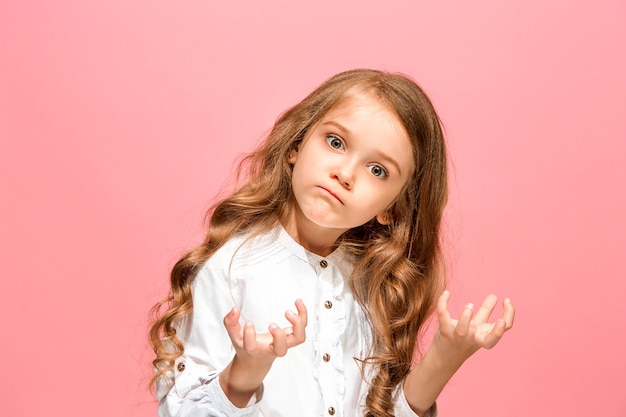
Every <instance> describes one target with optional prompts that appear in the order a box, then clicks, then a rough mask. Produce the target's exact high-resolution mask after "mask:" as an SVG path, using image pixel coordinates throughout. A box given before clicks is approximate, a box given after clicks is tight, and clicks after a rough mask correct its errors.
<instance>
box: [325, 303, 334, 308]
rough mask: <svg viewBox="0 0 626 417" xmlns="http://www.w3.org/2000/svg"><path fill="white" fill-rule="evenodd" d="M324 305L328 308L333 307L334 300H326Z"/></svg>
mask: <svg viewBox="0 0 626 417" xmlns="http://www.w3.org/2000/svg"><path fill="white" fill-rule="evenodd" d="M324 307H326V308H328V309H331V308H333V302H332V301H326V302H325V303H324Z"/></svg>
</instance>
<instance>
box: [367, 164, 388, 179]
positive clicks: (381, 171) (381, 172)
mask: <svg viewBox="0 0 626 417" xmlns="http://www.w3.org/2000/svg"><path fill="white" fill-rule="evenodd" d="M368 168H369V170H370V172H371V173H372V174H373V175H374V176H375V177H378V178H385V177H386V176H387V175H389V174H387V170H386V169H385V168H383V167H381V166H380V165H370V166H369V167H368Z"/></svg>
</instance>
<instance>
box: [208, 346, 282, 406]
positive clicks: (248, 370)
mask: <svg viewBox="0 0 626 417" xmlns="http://www.w3.org/2000/svg"><path fill="white" fill-rule="evenodd" d="M272 363H273V361H271V362H269V363H259V362H258V361H250V360H242V359H241V358H240V357H239V356H237V355H235V357H234V358H233V360H232V361H231V362H230V364H228V366H227V367H226V368H225V369H224V370H223V371H222V373H221V374H220V376H219V384H220V386H221V388H222V391H224V394H226V396H227V397H228V399H229V400H230V402H231V403H233V405H235V406H236V407H238V408H244V407H246V406H247V404H248V403H249V401H250V398H252V396H253V395H254V393H255V392H257V390H258V389H259V388H260V387H261V384H262V383H263V379H264V378H265V376H266V375H267V373H268V372H269V370H270V368H271V366H272Z"/></svg>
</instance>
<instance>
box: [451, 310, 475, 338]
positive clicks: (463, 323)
mask: <svg viewBox="0 0 626 417" xmlns="http://www.w3.org/2000/svg"><path fill="white" fill-rule="evenodd" d="M472 314H474V304H472V303H468V304H466V305H465V308H464V309H463V311H462V312H461V316H460V317H459V322H458V323H457V324H456V328H455V329H454V333H455V334H457V335H458V336H467V335H468V334H469V328H470V323H471V322H472Z"/></svg>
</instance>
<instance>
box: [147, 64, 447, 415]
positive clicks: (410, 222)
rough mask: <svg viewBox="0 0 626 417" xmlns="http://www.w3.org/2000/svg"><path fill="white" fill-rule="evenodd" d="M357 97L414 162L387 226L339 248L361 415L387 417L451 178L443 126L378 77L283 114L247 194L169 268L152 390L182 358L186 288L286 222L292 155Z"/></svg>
mask: <svg viewBox="0 0 626 417" xmlns="http://www.w3.org/2000/svg"><path fill="white" fill-rule="evenodd" d="M355 91H358V92H363V93H368V94H373V95H374V96H375V97H377V98H378V99H380V100H381V101H382V102H383V103H384V104H386V105H388V106H389V108H390V109H392V110H393V111H395V113H396V114H397V116H398V118H399V120H400V121H401V122H402V124H403V125H404V128H405V129H406V131H407V133H408V135H409V137H410V139H411V142H412V145H413V146H412V147H413V154H414V158H415V167H416V169H415V173H414V175H413V177H412V178H410V179H409V181H408V183H407V184H406V185H405V187H404V188H403V191H402V192H401V193H400V195H399V196H398V197H397V199H396V201H395V202H394V203H393V204H392V206H391V208H390V214H391V224H389V225H382V224H380V223H378V222H377V221H376V220H375V219H372V220H371V221H369V222H367V223H365V224H363V225H361V226H359V227H356V228H353V229H351V230H349V231H347V232H346V233H344V234H343V235H342V236H341V237H340V238H339V240H338V241H337V244H338V245H342V246H343V247H344V248H345V249H346V250H347V251H348V253H349V254H350V255H351V257H352V258H353V259H354V271H353V274H352V276H351V277H350V279H349V284H350V285H351V287H352V289H353V291H354V294H355V296H356V298H357V300H358V302H359V303H360V304H361V306H362V307H363V309H364V311H365V313H366V316H367V318H368V320H369V321H370V324H371V328H372V337H373V346H372V348H371V351H370V353H369V356H368V357H367V358H361V359H362V360H363V363H364V365H365V366H368V367H371V368H370V371H369V372H368V373H370V374H371V375H373V378H372V381H371V384H370V387H369V391H368V394H367V398H366V407H367V414H366V415H367V416H373V417H392V416H393V408H394V402H393V398H392V394H393V390H394V389H395V388H396V387H397V385H398V384H399V383H401V382H402V380H403V379H404V378H405V377H406V375H407V374H408V372H409V371H410V369H411V365H412V360H413V355H414V352H415V351H416V349H419V346H418V341H419V333H420V330H421V329H422V328H423V327H424V325H425V323H426V321H427V319H428V317H429V316H430V315H431V313H432V312H433V310H434V305H435V300H436V298H437V296H438V295H439V293H440V292H441V290H442V287H443V284H444V283H443V279H444V278H443V274H442V273H441V265H442V262H441V250H440V227H441V218H442V214H443V209H444V207H445V204H446V200H447V170H446V149H445V141H444V136H443V132H442V128H441V122H440V120H439V117H438V116H437V113H436V112H435V110H434V108H433V105H432V104H431V102H430V100H429V99H428V97H427V96H426V94H425V93H424V92H423V91H422V89H421V88H420V87H419V86H418V85H417V84H416V83H415V82H414V81H412V80H411V79H410V78H408V77H407V76H405V75H402V74H394V73H387V72H382V71H377V70H366V69H357V70H351V71H346V72H342V73H340V74H337V75H335V76H334V77H332V78H330V79H329V80H327V81H326V82H325V83H323V84H322V85H321V86H319V87H318V88H317V89H316V90H315V91H313V92H312V93H311V94H309V95H308V96H307V97H306V98H305V99H304V100H302V101H301V102H300V103H298V104H297V105H295V106H294V107H292V108H291V109H289V110H287V111H286V112H285V113H283V114H282V115H281V116H280V117H279V118H278V120H277V121H276V123H275V125H274V127H273V129H272V130H271V132H270V133H269V135H268V137H267V138H266V140H265V141H263V142H262V143H261V145H260V146H259V147H258V148H257V149H256V150H255V151H254V152H252V153H251V154H249V155H248V156H247V157H245V158H244V159H243V160H242V162H241V163H240V165H239V171H238V175H239V178H243V179H244V181H243V182H244V183H243V185H242V186H240V188H238V189H237V190H236V191H235V192H234V193H233V194H232V195H231V196H230V197H227V198H225V199H224V200H222V201H219V202H218V203H217V204H215V205H214V206H213V207H212V208H211V209H210V210H209V212H208V213H207V219H208V231H207V234H206V238H205V239H204V241H203V242H202V244H201V245H199V246H198V247H196V248H194V249H192V250H190V251H189V252H188V253H187V254H185V255H184V256H183V257H182V258H181V259H180V260H179V261H178V262H177V263H176V264H175V265H174V267H173V269H172V272H171V275H170V284H171V291H170V294H169V295H168V297H167V298H165V299H164V300H162V301H160V302H159V303H157V304H156V305H155V306H154V307H153V310H152V311H153V314H154V317H155V320H154V322H153V324H152V326H151V328H150V332H149V336H150V340H151V343H152V345H153V348H154V352H155V354H156V358H155V359H154V361H153V365H154V367H155V369H156V373H155V376H154V378H153V382H154V381H156V379H158V378H159V377H162V376H164V374H165V373H167V372H168V371H169V370H170V369H172V367H173V365H174V361H175V359H176V358H178V357H179V356H181V355H182V354H183V352H184V346H183V345H182V343H181V341H180V339H179V338H178V337H177V336H176V323H177V322H179V321H180V320H181V319H182V318H184V317H185V316H187V315H189V314H190V313H191V311H192V309H193V303H192V294H191V289H190V287H191V282H192V280H193V279H194V276H195V274H196V272H197V271H198V269H199V267H200V266H201V265H202V263H203V262H204V261H206V260H207V259H208V258H209V257H210V256H211V255H212V254H213V253H214V252H215V251H216V250H217V249H219V248H220V247H221V246H222V245H223V244H224V243H225V242H226V241H227V240H228V239H229V238H231V237H232V236H233V235H235V234H238V233H242V232H245V231H252V232H254V233H261V232H263V231H267V230H270V229H271V228H273V227H275V225H276V224H277V222H284V221H285V220H286V219H287V216H288V213H289V212H290V210H291V209H292V208H293V206H294V204H295V201H294V198H293V195H292V189H291V171H292V166H291V165H290V164H289V163H288V155H289V152H290V151H292V150H294V149H297V147H298V144H299V143H300V142H301V141H302V140H303V139H304V138H305V136H306V135H307V132H309V131H310V130H311V127H312V126H314V125H315V124H316V123H318V122H319V121H320V120H321V119H322V117H323V116H324V115H325V114H326V113H327V112H328V111H329V110H330V109H331V108H332V107H333V106H334V105H336V104H337V103H339V102H340V101H341V100H342V99H344V98H346V97H347V96H348V95H350V94H352V93H354V92H355Z"/></svg>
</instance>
